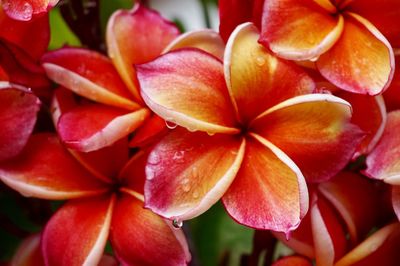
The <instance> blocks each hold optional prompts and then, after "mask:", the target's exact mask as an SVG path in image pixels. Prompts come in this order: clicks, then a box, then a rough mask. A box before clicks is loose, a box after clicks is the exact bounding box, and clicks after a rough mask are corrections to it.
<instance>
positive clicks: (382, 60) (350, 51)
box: [317, 14, 394, 95]
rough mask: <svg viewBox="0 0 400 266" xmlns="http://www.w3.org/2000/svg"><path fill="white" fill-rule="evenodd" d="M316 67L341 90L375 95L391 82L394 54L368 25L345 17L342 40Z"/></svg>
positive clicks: (368, 23) (349, 16)
mask: <svg viewBox="0 0 400 266" xmlns="http://www.w3.org/2000/svg"><path fill="white" fill-rule="evenodd" d="M317 67H318V69H319V71H320V73H321V74H322V75H323V76H324V77H325V78H326V79H327V80H329V81H330V82H332V83H333V84H334V85H336V86H338V87H339V88H341V89H343V90H347V91H351V92H355V93H361V94H369V95H376V94H378V93H381V92H383V91H384V90H385V89H386V88H387V87H388V86H389V84H390V82H391V80H392V77H393V72H394V54H393V50H392V48H391V46H390V44H389V42H388V41H387V40H386V39H385V37H384V36H383V35H382V34H381V33H380V32H379V31H378V30H377V29H376V28H375V27H374V26H373V25H372V24H371V23H370V22H368V21H367V20H365V19H363V18H362V17H360V16H358V15H355V14H347V15H346V21H345V25H344V30H343V33H342V36H341V38H340V39H339V40H338V41H337V42H336V44H335V46H333V47H332V49H330V50H329V51H328V52H326V53H325V54H323V55H321V56H320V57H319V59H318V61H317Z"/></svg>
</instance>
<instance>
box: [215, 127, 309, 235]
mask: <svg viewBox="0 0 400 266" xmlns="http://www.w3.org/2000/svg"><path fill="white" fill-rule="evenodd" d="M252 136H253V137H254V138H255V139H253V138H248V140H247V142H248V144H247V145H246V154H245V158H244V160H243V163H242V166H241V167H240V171H239V173H238V175H237V177H236V178H235V180H234V181H233V183H232V185H231V186H230V188H229V189H228V191H227V192H226V193H225V195H224V196H223V198H222V201H223V203H224V206H225V208H226V210H227V211H228V213H229V215H230V216H231V217H232V218H233V219H235V220H236V221H237V222H238V223H240V224H243V225H246V226H249V227H252V228H257V229H270V230H273V231H279V232H284V233H286V234H287V233H289V232H290V231H292V230H294V229H296V228H297V227H298V226H299V224H300V221H301V219H302V218H303V217H304V215H305V214H306V212H307V210H308V192H307V186H306V183H305V180H304V177H303V175H302V174H301V172H300V169H298V167H297V166H296V165H295V163H294V162H293V161H292V160H290V158H289V157H287V156H286V155H285V154H284V153H283V152H282V151H281V150H279V149H278V148H277V147H275V146H274V145H273V144H271V143H270V142H268V141H267V140H265V139H263V138H262V137H260V136H257V135H255V134H252Z"/></svg>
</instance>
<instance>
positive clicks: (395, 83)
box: [383, 54, 400, 111]
mask: <svg viewBox="0 0 400 266" xmlns="http://www.w3.org/2000/svg"><path fill="white" fill-rule="evenodd" d="M395 62H396V66H399V65H400V54H398V55H396V56H395ZM383 98H385V104H386V108H387V109H388V110H389V111H391V110H396V109H400V69H399V67H397V68H396V69H395V71H394V75H393V79H392V83H391V84H390V86H389V88H388V89H387V90H386V91H385V92H384V93H383Z"/></svg>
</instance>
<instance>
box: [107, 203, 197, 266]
mask: <svg viewBox="0 0 400 266" xmlns="http://www.w3.org/2000/svg"><path fill="white" fill-rule="evenodd" d="M110 240H111V244H112V247H113V250H114V252H115V254H116V256H117V257H118V260H119V261H120V263H122V264H123V265H148V266H150V265H154V266H156V265H165V266H168V265H171V266H175V265H187V263H188V262H189V261H190V253H189V249H188V245H187V242H186V239H185V236H184V235H183V232H182V231H181V230H177V229H174V228H171V227H170V226H168V224H167V222H166V221H164V220H163V219H161V218H160V217H159V216H157V215H156V214H154V213H153V212H151V211H149V210H146V209H143V203H142V202H141V201H139V200H138V199H135V198H134V197H132V196H129V195H123V196H122V197H121V198H119V199H118V201H117V204H116V206H115V212H114V215H113V219H112V225H111V232H110Z"/></svg>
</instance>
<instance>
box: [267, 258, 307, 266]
mask: <svg viewBox="0 0 400 266" xmlns="http://www.w3.org/2000/svg"><path fill="white" fill-rule="evenodd" d="M311 265H313V264H312V263H311V261H309V260H307V259H306V258H304V257H301V256H296V255H293V256H287V257H283V258H280V259H278V260H277V261H275V262H274V263H273V264H272V266H311Z"/></svg>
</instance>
